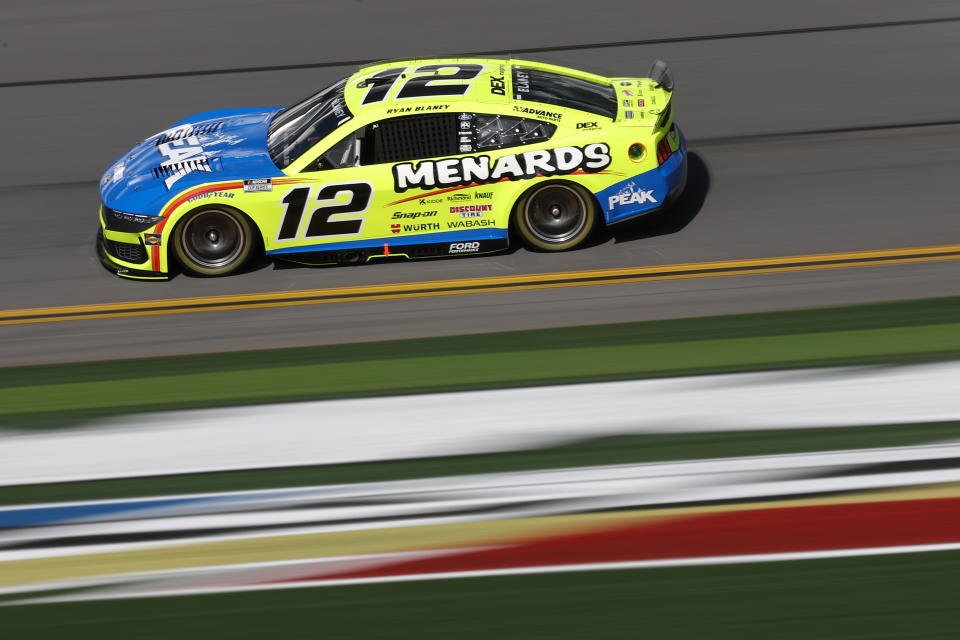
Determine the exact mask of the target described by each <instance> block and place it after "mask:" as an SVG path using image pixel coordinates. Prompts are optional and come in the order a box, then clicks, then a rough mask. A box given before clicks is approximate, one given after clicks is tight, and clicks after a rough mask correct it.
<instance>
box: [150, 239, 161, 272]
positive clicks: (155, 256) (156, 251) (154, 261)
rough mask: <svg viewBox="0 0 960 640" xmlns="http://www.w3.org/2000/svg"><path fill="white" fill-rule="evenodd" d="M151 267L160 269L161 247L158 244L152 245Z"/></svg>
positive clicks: (155, 269)
mask: <svg viewBox="0 0 960 640" xmlns="http://www.w3.org/2000/svg"><path fill="white" fill-rule="evenodd" d="M150 268H151V269H153V270H154V271H160V247H158V246H156V245H153V246H151V247H150Z"/></svg>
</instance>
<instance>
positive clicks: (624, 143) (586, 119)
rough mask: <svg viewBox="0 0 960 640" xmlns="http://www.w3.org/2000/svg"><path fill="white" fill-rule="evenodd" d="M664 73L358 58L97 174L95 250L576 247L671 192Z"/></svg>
mask: <svg viewBox="0 0 960 640" xmlns="http://www.w3.org/2000/svg"><path fill="white" fill-rule="evenodd" d="M672 97H673V80H672V78H671V76H670V73H669V70H668V69H667V67H666V65H665V64H663V63H662V62H661V61H657V62H655V63H654V66H653V68H652V69H651V71H650V73H649V77H646V78H605V77H602V76H598V75H594V74H590V73H584V72H582V71H577V70H574V69H569V68H565V67H560V66H555V65H549V64H544V63H539V62H527V61H522V60H501V59H486V58H484V59H466V58H465V59H459V58H458V59H422V60H421V59H415V60H401V61H390V62H380V63H376V64H373V65H370V66H366V67H362V68H360V69H359V71H358V72H357V73H355V74H353V75H352V76H350V77H349V78H346V79H344V80H341V81H340V82H337V83H335V84H333V85H331V86H329V87H327V88H325V89H323V90H322V91H320V92H319V93H317V94H315V95H313V96H311V97H309V98H307V99H306V100H303V101H302V102H300V103H298V104H295V105H293V106H290V107H287V108H261V109H228V110H221V111H210V112H205V113H200V114H197V115H194V116H192V117H190V118H187V119H185V120H183V121H181V122H178V123H176V124H174V125H173V126H171V127H169V128H168V129H166V130H164V131H162V132H160V133H158V134H156V135H153V136H151V137H149V138H147V139H146V140H144V141H143V142H141V143H140V144H138V145H137V146H136V147H134V148H133V149H131V150H130V151H128V152H127V153H125V154H123V155H122V156H121V157H120V158H119V159H118V160H116V161H115V162H114V163H113V164H112V165H111V166H110V167H109V168H108V169H107V171H106V172H105V173H104V174H103V179H102V180H101V181H100V195H101V201H102V205H101V207H100V230H99V233H98V241H97V246H98V252H99V254H100V258H101V261H102V262H103V264H104V265H105V266H106V267H107V268H108V269H110V270H111V271H113V272H114V273H116V274H117V275H121V276H125V277H130V278H140V279H165V278H167V277H168V276H169V274H170V273H171V270H175V268H176V266H177V265H179V267H180V268H181V269H182V270H183V271H185V272H187V273H190V274H193V275H199V276H220V275H227V274H230V273H234V272H236V271H237V270H238V269H240V268H242V267H243V266H244V264H246V263H247V262H248V261H249V260H250V259H251V257H253V256H254V255H256V254H258V253H259V252H265V253H266V255H267V256H270V257H273V258H276V259H283V260H288V261H293V262H297V263H301V264H314V265H319V264H338V263H339V264H353V263H360V262H370V261H375V260H377V259H379V258H384V257H389V256H403V257H406V258H410V259H415V258H432V257H440V256H462V255H476V254H484V253H490V252H494V251H500V250H503V249H506V248H507V247H508V245H509V242H510V236H511V234H513V235H514V237H519V238H520V239H521V240H522V241H523V243H524V244H525V245H527V246H528V247H530V248H532V249H534V250H540V251H563V250H567V249H573V248H575V247H577V246H579V245H580V244H582V243H583V242H584V240H586V238H587V237H588V236H589V235H590V233H591V231H592V230H593V229H594V228H595V227H596V226H597V225H598V224H604V225H611V224H615V223H618V222H621V221H624V220H628V219H631V218H634V217H636V216H639V215H642V214H645V213H648V212H650V211H653V210H656V209H659V208H661V207H663V206H664V205H665V204H667V203H668V202H670V201H671V199H673V198H675V197H676V196H677V194H678V193H679V192H680V191H682V189H683V186H684V183H685V180H686V174H687V158H686V148H685V143H684V139H683V135H682V134H681V132H680V130H679V129H678V128H677V126H676V125H675V124H674V122H673V103H672Z"/></svg>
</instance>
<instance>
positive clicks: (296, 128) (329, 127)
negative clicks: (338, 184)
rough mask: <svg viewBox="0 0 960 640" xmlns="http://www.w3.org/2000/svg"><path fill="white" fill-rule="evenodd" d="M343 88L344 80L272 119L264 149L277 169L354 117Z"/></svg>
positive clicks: (282, 167)
mask: <svg viewBox="0 0 960 640" xmlns="http://www.w3.org/2000/svg"><path fill="white" fill-rule="evenodd" d="M346 84H347V81H346V79H344V80H341V81H340V82H337V83H336V84H332V85H330V86H329V87H327V88H326V89H324V90H323V91H321V92H320V93H317V94H315V95H313V96H310V97H309V98H307V99H306V100H304V101H303V102H299V103H297V104H295V105H293V106H291V107H287V108H286V109H284V110H283V111H281V112H280V113H278V114H277V115H276V116H275V117H274V119H273V122H271V123H270V132H269V133H268V135H267V148H268V149H269V150H270V157H271V158H272V159H273V162H274V163H275V164H276V165H277V166H278V167H280V168H281V169H285V168H286V167H287V166H289V165H290V163H291V162H293V161H294V160H296V159H297V158H299V157H300V156H301V155H303V153H304V152H305V151H306V150H307V149H309V148H310V147H312V146H313V145H315V144H316V143H318V142H320V141H321V140H323V139H324V138H326V137H327V136H328V135H330V134H331V133H332V132H333V131H335V130H336V129H337V127H339V126H340V125H342V124H343V123H344V122H347V121H348V120H350V118H352V117H353V115H352V114H351V113H350V110H349V109H347V103H346V101H345V100H344V98H343V88H344V87H345V86H346Z"/></svg>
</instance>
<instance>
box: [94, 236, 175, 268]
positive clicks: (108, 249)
mask: <svg viewBox="0 0 960 640" xmlns="http://www.w3.org/2000/svg"><path fill="white" fill-rule="evenodd" d="M118 245H128V247H129V246H133V247H135V246H139V247H140V248H141V249H142V250H143V257H144V260H143V262H128V261H126V260H123V259H122V257H121V256H118V255H116V254H121V255H122V256H123V257H130V258H134V259H136V258H137V257H139V256H138V255H136V253H134V250H131V249H129V248H127V247H123V248H120V247H118ZM128 252H129V253H128ZM97 256H98V257H99V258H100V263H101V264H102V265H103V266H104V267H106V269H107V270H108V271H110V272H111V273H114V274H116V275H118V276H120V277H123V278H132V279H134V280H167V279H168V278H169V276H168V275H167V274H165V273H160V272H157V271H153V270H152V269H150V263H151V261H150V257H149V252H148V251H147V250H146V247H144V246H143V242H142V241H141V242H140V244H139V245H135V244H133V243H121V242H118V241H114V240H108V239H107V238H105V237H104V235H103V227H102V226H101V227H100V228H98V229H97Z"/></svg>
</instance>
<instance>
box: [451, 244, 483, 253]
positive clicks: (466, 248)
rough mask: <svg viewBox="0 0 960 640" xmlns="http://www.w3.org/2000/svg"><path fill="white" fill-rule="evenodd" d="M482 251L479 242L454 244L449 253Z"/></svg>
mask: <svg viewBox="0 0 960 640" xmlns="http://www.w3.org/2000/svg"><path fill="white" fill-rule="evenodd" d="M474 251H480V243H479V242H454V243H452V244H451V245H450V249H449V251H448V253H473V252H474Z"/></svg>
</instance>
